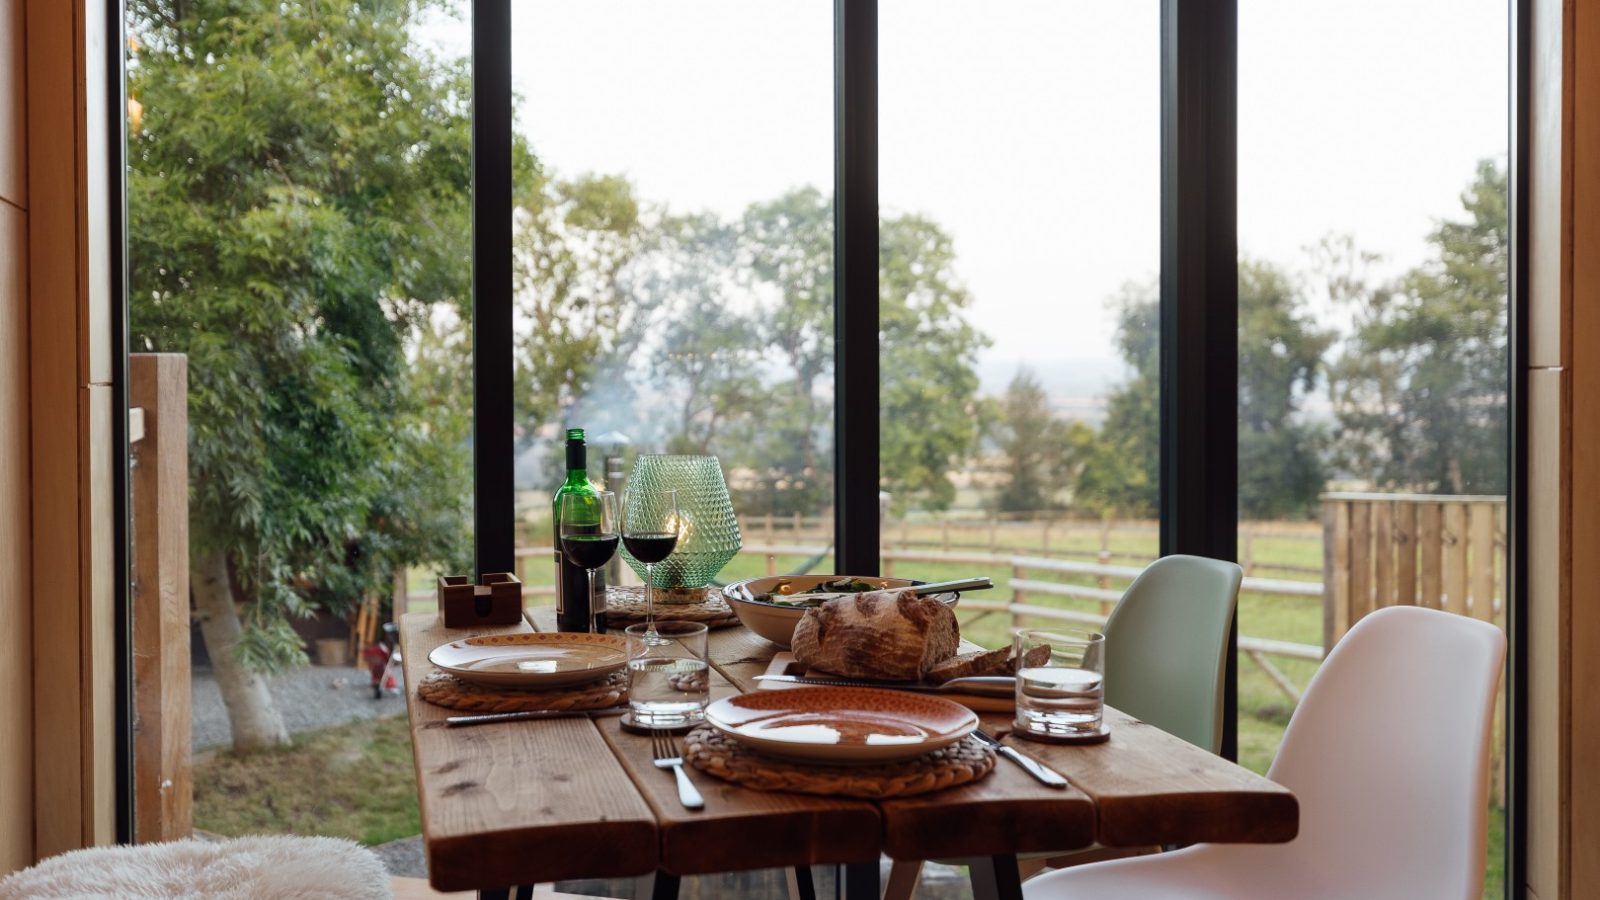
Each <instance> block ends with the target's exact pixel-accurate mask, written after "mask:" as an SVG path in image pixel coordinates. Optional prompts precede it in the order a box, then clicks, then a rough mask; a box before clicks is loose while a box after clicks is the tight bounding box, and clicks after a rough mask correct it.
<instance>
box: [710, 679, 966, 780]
mask: <svg viewBox="0 0 1600 900" xmlns="http://www.w3.org/2000/svg"><path fill="white" fill-rule="evenodd" d="M706 723H707V724H709V725H710V726H711V727H712V728H715V729H717V730H718V731H720V732H722V733H723V734H726V735H727V736H728V737H731V738H733V739H734V740H736V741H739V742H740V743H742V744H745V745H746V746H748V747H750V748H752V749H754V750H757V751H759V752H762V753H767V754H770V755H772V756H778V757H782V758H784V759H793V760H801V761H804V762H820V763H881V762H892V761H894V760H900V759H910V758H912V757H915V756H921V755H922V754H924V753H929V752H931V751H934V750H938V749H939V748H941V747H948V746H950V745H951V744H954V743H955V742H957V741H959V740H961V739H962V738H964V737H966V736H967V735H969V734H971V733H972V732H973V731H975V730H976V729H977V727H978V717H977V715H976V714H975V713H973V712H972V710H970V709H967V708H966V707H965V706H962V705H961V704H959V703H952V702H950V701H949V700H945V699H943V698H941V697H930V696H928V695H926V694H913V693H910V692H907V691H888V690H878V689H876V688H838V687H806V688H791V689H787V690H782V691H752V692H751V693H748V694H739V695H737V696H733V697H724V698H723V699H721V700H718V701H716V702H715V703H712V704H711V705H710V706H709V707H707V708H706Z"/></svg>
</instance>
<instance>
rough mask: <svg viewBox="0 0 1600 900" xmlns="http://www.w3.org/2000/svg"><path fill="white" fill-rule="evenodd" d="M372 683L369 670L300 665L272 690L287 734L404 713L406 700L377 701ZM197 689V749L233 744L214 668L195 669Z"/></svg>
mask: <svg viewBox="0 0 1600 900" xmlns="http://www.w3.org/2000/svg"><path fill="white" fill-rule="evenodd" d="M371 684H372V682H371V679H370V678H369V677H368V675H367V672H366V670H365V669H361V670H357V669H353V668H349V667H345V666H328V667H324V666H301V667H300V668H298V669H291V670H290V671H288V672H284V673H283V674H281V675H277V676H274V677H273V679H272V686H271V690H272V699H273V700H275V701H276V702H277V706H278V712H279V713H280V714H281V715H282V716H283V722H284V724H285V725H287V726H288V727H289V733H290V734H298V733H300V732H302V731H313V730H315V729H318V728H328V727H330V726H333V725H343V724H344V723H346V722H351V721H354V720H356V719H373V718H377V717H379V716H398V715H402V714H404V713H405V711H406V701H405V698H404V697H394V696H390V695H388V694H385V695H384V697H383V699H382V700H374V699H372V687H371ZM193 689H194V696H193V700H192V703H193V711H194V736H193V742H194V749H195V750H197V751H199V750H209V749H212V748H215V747H225V746H227V745H228V744H230V743H231V742H232V741H233V732H232V731H231V730H230V729H229V728H228V710H227V709H226V707H224V706H223V705H222V692H221V690H219V689H218V688H217V679H216V677H215V676H214V675H213V674H212V672H211V669H210V668H196V669H195V670H194V680H193Z"/></svg>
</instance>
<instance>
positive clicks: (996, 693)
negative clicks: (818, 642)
mask: <svg viewBox="0 0 1600 900" xmlns="http://www.w3.org/2000/svg"><path fill="white" fill-rule="evenodd" d="M754 680H756V681H776V682H781V683H783V684H809V685H814V686H817V687H864V688H880V689H882V690H889V691H912V692H914V693H918V694H970V695H972V696H976V697H1012V696H1015V695H1016V691H1017V680H1016V679H1015V678H1012V677H1011V676H1010V675H971V676H968V677H966V678H952V679H950V680H949V681H946V682H945V683H943V684H913V683H910V682H895V681H865V680H860V679H854V678H816V677H813V676H810V675H757V676H756V677H755V679H754Z"/></svg>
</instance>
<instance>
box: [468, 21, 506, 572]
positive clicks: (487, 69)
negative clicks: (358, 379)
mask: <svg viewBox="0 0 1600 900" xmlns="http://www.w3.org/2000/svg"><path fill="white" fill-rule="evenodd" d="M512 353H513V345H512V318H511V0H474V2H473V4H472V407H473V410H472V411H473V415H472V472H473V524H474V527H475V548H476V556H477V570H478V572H479V573H482V572H511V571H514V570H515V563H516V508H515V504H516V494H515V491H514V486H513V483H512V469H513V466H514V462H515V452H516V448H515V445H514V441H515V431H514V420H513V416H512V393H513V382H512V379H513V371H514V366H515V364H514V359H513V356H512Z"/></svg>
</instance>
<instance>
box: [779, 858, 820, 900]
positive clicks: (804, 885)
mask: <svg viewBox="0 0 1600 900" xmlns="http://www.w3.org/2000/svg"><path fill="white" fill-rule="evenodd" d="M784 876H785V880H786V881H788V882H789V900H817V885H816V882H814V881H812V880H811V867H810V866H790V867H789V869H788V871H786V872H785V873H784Z"/></svg>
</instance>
